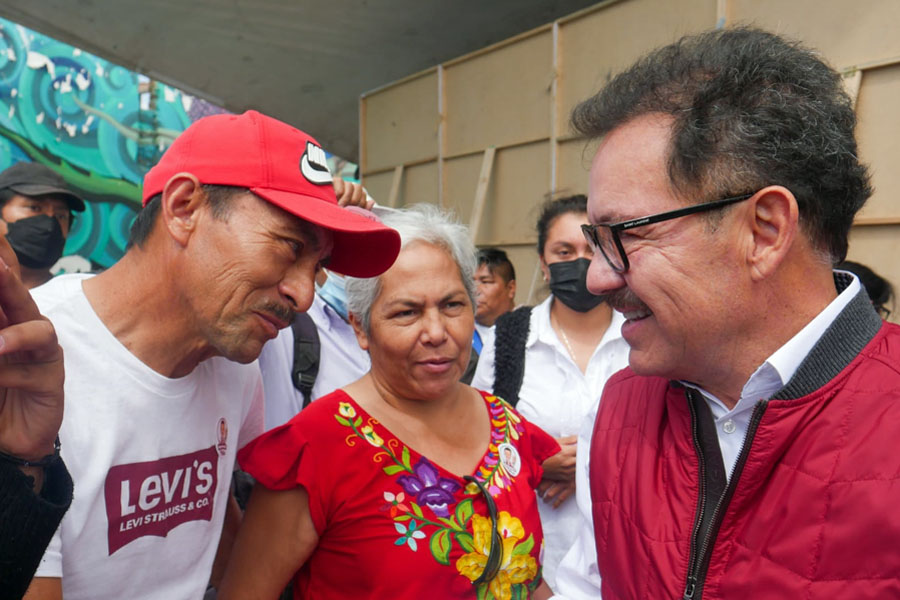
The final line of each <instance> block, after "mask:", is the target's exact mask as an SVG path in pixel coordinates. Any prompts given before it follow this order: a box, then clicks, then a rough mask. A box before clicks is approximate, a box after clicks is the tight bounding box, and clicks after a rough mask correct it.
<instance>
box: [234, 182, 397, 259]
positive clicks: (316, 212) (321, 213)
mask: <svg viewBox="0 0 900 600" xmlns="http://www.w3.org/2000/svg"><path fill="white" fill-rule="evenodd" d="M250 190H251V191H252V192H253V193H255V194H257V195H259V196H260V197H262V198H265V199H266V200H268V201H269V202H271V203H272V204H274V205H275V206H278V207H279V208H282V209H284V210H286V211H287V212H289V213H291V214H292V215H296V216H298V217H300V218H301V219H303V220H305V221H309V222H310V223H313V224H315V225H319V226H320V227H323V228H324V229H327V230H329V231H330V232H331V233H332V236H333V240H334V248H333V249H332V251H331V260H330V261H329V262H328V270H329V271H334V272H336V273H340V274H342V275H350V276H351V277H374V276H376V275H381V274H382V273H384V272H385V271H387V270H388V269H389V268H390V267H391V265H392V264H394V261H395V260H396V259H397V254H399V252H400V234H399V233H397V231H396V230H394V229H391V228H390V227H387V226H385V225H382V224H381V223H379V222H378V221H375V220H372V219H367V218H366V217H363V216H360V215H357V214H354V213H353V212H352V211H349V210H345V209H344V208H342V207H340V206H338V205H337V204H336V203H332V202H329V201H327V200H323V199H322V198H316V197H314V196H305V195H302V194H295V193H292V192H285V191H283V190H271V189H265V188H250Z"/></svg>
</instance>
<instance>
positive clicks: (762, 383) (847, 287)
mask: <svg viewBox="0 0 900 600" xmlns="http://www.w3.org/2000/svg"><path fill="white" fill-rule="evenodd" d="M834 274H835V285H836V287H837V289H838V290H839V291H840V293H839V294H838V296H837V298H835V299H834V300H832V301H831V302H830V303H829V304H828V306H826V307H825V308H824V309H823V310H822V312H820V313H819V314H818V315H816V316H815V318H813V320H812V321H810V322H809V323H807V324H806V325H805V326H804V327H803V329H801V330H800V331H798V332H797V334H796V335H795V336H794V337H792V338H791V339H789V340H788V341H787V342H786V343H785V344H784V345H783V346H781V347H780V348H779V349H778V350H776V351H775V352H773V353H772V355H771V356H769V358H767V359H766V360H765V362H763V364H761V365H760V366H759V367H758V368H757V369H756V371H754V372H753V375H751V376H750V379H748V380H747V383H745V384H744V387H743V389H742V390H741V397H740V399H739V400H738V403H737V404H736V405H735V406H734V409H732V411H731V412H742V411H744V410H746V409H748V408H751V407H752V406H754V405H755V404H756V403H757V402H758V401H759V400H762V399H768V398H771V397H772V396H773V395H774V394H775V393H776V392H778V390H780V389H781V388H783V387H784V386H785V385H787V382H788V381H790V380H791V377H793V376H794V373H796V372H797V369H798V368H799V367H800V364H801V363H802V362H803V361H804V360H805V359H806V357H807V356H808V355H809V353H810V351H812V349H813V346H815V345H816V342H818V341H819V338H821V337H822V335H823V334H824V333H825V330H827V329H828V327H829V326H830V325H831V324H832V323H833V322H834V320H835V319H837V317H838V315H840V314H841V311H842V310H844V309H845V308H846V307H847V305H848V304H849V303H850V301H851V300H852V299H853V298H854V296H856V294H857V293H858V292H859V291H860V283H859V279H857V278H856V276H855V275H853V274H852V273H848V272H846V271H835V272H834ZM681 383H682V384H684V385H686V386H688V387H691V388H693V389H695V390H697V391H698V392H700V393H701V394H703V396H704V397H705V398H706V399H708V400H710V401H712V402H715V403H716V404H718V405H719V406H722V407H724V406H725V404H724V403H723V402H722V401H721V400H719V399H718V398H716V397H715V396H714V395H712V394H710V393H709V392H707V391H706V390H704V389H703V388H701V387H699V386H697V385H695V384H693V383H690V382H688V381H682V382H681Z"/></svg>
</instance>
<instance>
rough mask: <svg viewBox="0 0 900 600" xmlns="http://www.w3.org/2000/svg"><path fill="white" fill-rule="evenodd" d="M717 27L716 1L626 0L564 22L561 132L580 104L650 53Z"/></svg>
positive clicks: (559, 117) (560, 39) (561, 74)
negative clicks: (638, 59) (574, 109)
mask: <svg viewBox="0 0 900 600" xmlns="http://www.w3.org/2000/svg"><path fill="white" fill-rule="evenodd" d="M715 24H716V0H627V1H625V2H617V3H615V4H611V5H610V6H608V7H606V8H602V9H600V10H597V11H596V12H593V13H589V14H587V15H585V16H584V17H581V18H578V19H574V20H572V21H566V22H563V23H562V24H561V25H560V31H559V52H560V54H559V61H560V80H559V104H558V106H559V113H558V115H557V118H558V119H559V122H560V128H559V131H560V132H566V131H568V130H569V129H568V123H567V120H568V115H569V113H570V112H571V111H572V108H573V107H574V106H575V105H576V104H577V103H579V102H581V101H582V100H584V99H586V98H588V97H590V96H591V95H593V94H595V93H596V92H597V91H598V90H599V89H600V88H601V87H602V86H603V84H604V83H606V82H607V81H609V79H610V78H611V77H612V76H613V75H615V74H616V73H618V72H619V71H621V70H623V69H624V68H626V67H628V66H629V65H630V64H631V63H632V62H634V60H635V59H636V58H638V57H639V56H641V55H643V54H645V53H646V52H647V51H649V50H652V49H653V48H656V47H657V46H661V45H664V44H667V43H669V42H671V41H673V40H676V39H678V38H679V37H681V36H682V35H684V34H686V33H692V32H697V31H701V30H704V29H709V28H710V27H713V26H714V25H715Z"/></svg>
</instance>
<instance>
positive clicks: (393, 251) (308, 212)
mask: <svg viewBox="0 0 900 600" xmlns="http://www.w3.org/2000/svg"><path fill="white" fill-rule="evenodd" d="M185 172H186V173H192V174H193V175H195V176H196V177H197V179H198V180H200V182H201V183H204V184H210V185H230V186H235V187H245V188H248V189H249V190H250V191H251V192H253V193H254V194H256V195H257V196H259V197H260V198H263V199H265V200H268V201H269V202H271V203H272V204H274V205H276V206H278V207H280V208H282V209H284V210H286V211H287V212H289V213H291V214H293V215H296V216H298V217H300V218H301V219H303V220H305V221H309V222H310V223H314V224H316V225H319V226H321V227H323V228H325V229H327V230H329V231H331V233H332V235H333V238H334V248H333V250H332V252H331V261H330V262H329V263H328V269H329V270H332V271H336V272H337V273H342V274H344V275H351V276H353V277H374V276H375V275H379V274H381V273H383V272H384V271H386V270H387V269H388V268H389V267H390V266H391V265H392V264H394V260H396V258H397V254H398V253H399V252H400V234H398V233H397V232H396V231H395V230H393V229H391V228H390V227H386V226H385V225H382V224H381V223H380V222H378V221H373V220H371V219H367V218H365V217H363V216H360V215H358V214H354V213H353V212H352V211H349V210H346V209H344V208H343V207H341V206H339V205H338V203H337V197H336V196H335V195H334V187H333V185H332V178H331V172H330V171H329V169H328V164H327V163H326V161H325V151H324V150H322V147H321V146H319V143H318V142H316V140H314V139H313V138H312V137H310V136H309V135H307V134H305V133H303V132H302V131H300V130H299V129H295V128H293V127H291V126H290V125H288V124H287V123H282V122H281V121H278V120H277V119H273V118H272V117H267V116H266V115H263V114H260V113H258V112H256V111H254V110H249V111H247V112H245V113H244V114H242V115H213V116H210V117H205V118H203V119H200V120H198V121H196V122H195V123H194V124H192V125H191V126H190V127H188V128H187V129H186V130H185V131H184V132H183V133H182V134H181V135H179V136H178V138H176V139H175V141H174V142H173V143H172V145H171V146H170V147H169V149H168V150H166V153H165V154H164V155H163V157H162V159H160V161H159V163H157V164H156V166H154V167H153V168H152V169H150V171H149V172H148V173H147V175H145V176H144V194H143V197H144V205H146V204H147V202H148V201H149V200H150V199H151V198H152V197H153V196H155V195H157V194H159V193H160V192H162V191H163V188H164V187H165V185H166V183H167V182H168V181H169V180H170V179H171V178H172V177H173V176H175V175H177V174H178V173H185Z"/></svg>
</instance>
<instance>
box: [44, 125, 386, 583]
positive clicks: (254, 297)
mask: <svg viewBox="0 0 900 600" xmlns="http://www.w3.org/2000/svg"><path fill="white" fill-rule="evenodd" d="M399 247H400V239H399V236H398V234H397V232H396V231H394V230H392V229H389V228H387V227H385V226H383V225H381V224H380V223H377V222H375V221H372V220H369V219H366V218H364V217H361V216H359V215H355V214H352V213H351V212H350V211H346V210H344V209H343V208H341V207H340V206H338V203H337V200H336V198H335V193H334V189H333V187H332V179H331V174H330V173H329V170H328V167H327V165H326V163H325V153H324V151H323V150H322V148H321V147H319V145H318V144H317V143H316V141H315V140H313V139H312V138H310V137H309V136H308V135H306V134H305V133H303V132H301V131H298V130H296V129H294V128H293V127H290V126H288V125H286V124H284V123H281V122H279V121H276V120H275V119H272V118H269V117H266V116H264V115H261V114H259V113H256V112H253V111H250V112H247V113H245V114H243V115H239V116H238V115H217V116H212V117H207V118H205V119H201V120H200V121H197V122H196V123H194V124H193V125H192V126H191V127H189V128H188V129H187V130H186V131H185V132H184V133H183V134H182V135H181V136H180V137H179V138H178V139H177V140H176V141H175V142H174V143H173V145H172V146H171V147H170V148H169V150H168V151H167V152H166V154H165V155H164V156H163V158H162V160H161V161H160V163H159V164H158V165H156V166H155V167H154V168H153V169H152V170H151V171H150V172H149V173H147V176H146V177H145V179H144V209H143V210H142V211H141V212H140V213H139V214H138V217H137V218H136V220H135V222H134V225H133V226H132V236H131V242H130V245H129V248H128V250H127V251H126V254H125V256H124V257H123V258H122V259H121V260H120V261H119V262H118V263H117V264H116V265H114V266H112V267H111V268H110V269H109V270H107V271H106V272H104V273H101V274H100V275H97V276H95V277H85V276H81V275H68V276H63V277H58V278H56V279H54V280H53V281H52V282H51V283H49V284H47V285H45V286H43V287H42V288H41V289H40V290H38V292H37V294H36V297H37V300H38V303H39V306H40V307H41V308H42V311H43V312H44V314H46V315H47V316H49V317H50V319H51V320H53V322H54V324H55V326H56V328H57V332H58V335H59V340H60V344H61V345H62V347H63V349H64V350H65V361H66V365H65V366H66V384H65V386H66V387H65V392H66V398H67V399H68V403H67V406H66V414H65V418H64V421H63V425H62V429H61V430H60V438H61V441H62V447H63V458H64V459H65V461H66V464H67V465H69V468H70V471H71V473H72V477H73V480H74V481H75V486H76V489H77V490H78V491H77V493H76V498H75V500H74V501H73V503H72V507H71V508H70V510H69V513H68V515H67V516H66V518H65V519H64V520H63V523H62V525H61V526H60V529H59V531H58V532H57V535H56V537H55V538H54V542H53V543H51V546H50V548H49V549H48V551H47V553H46V555H45V557H44V561H43V562H42V565H41V567H40V568H39V570H38V578H36V579H35V582H34V583H33V585H32V590H31V591H32V593H33V594H34V595H35V596H34V597H36V598H60V597H62V596H64V597H65V598H66V600H70V599H76V600H77V599H88V598H90V599H92V600H98V599H103V598H166V599H170V598H200V597H202V596H203V594H204V591H205V590H206V588H207V584H208V582H209V581H210V574H211V572H212V573H213V575H212V581H213V582H215V581H216V578H217V577H218V576H220V573H219V572H218V569H214V562H215V565H217V566H218V565H223V564H224V562H222V561H223V560H224V559H225V558H227V551H228V549H229V548H230V540H228V539H227V538H228V536H227V535H222V543H221V544H219V540H220V534H221V533H222V531H223V522H225V523H229V524H232V523H233V519H235V518H239V516H238V515H239V513H237V512H236V506H235V505H234V501H233V500H232V499H230V496H229V483H230V481H231V472H232V470H233V468H234V457H235V453H236V452H237V450H238V449H239V448H240V447H241V446H243V445H244V444H245V443H247V442H248V441H250V440H251V439H252V438H253V437H255V436H256V435H257V434H259V433H261V432H262V430H263V413H262V386H261V380H260V374H259V368H258V366H257V364H256V363H255V362H254V361H255V359H256V358H257V356H258V355H259V353H260V350H261V349H262V347H263V345H264V344H265V343H266V342H267V341H268V340H271V339H272V338H274V337H275V336H276V335H277V334H278V331H279V330H280V329H282V328H284V327H286V326H287V325H288V324H289V323H290V321H291V319H292V316H293V313H294V312H295V311H304V310H306V309H307V308H308V307H309V305H310V303H311V302H312V297H313V293H314V291H315V285H314V277H315V274H316V272H317V271H318V270H319V269H320V268H321V267H322V266H324V265H328V268H329V270H331V271H335V272H338V273H342V274H347V275H353V276H357V277H369V276H373V275H376V274H378V273H381V272H382V271H384V270H386V269H387V268H388V267H389V266H390V265H391V264H392V263H393V261H394V259H395V258H396V255H397V252H398V251H399ZM226 513H228V515H227V516H226ZM225 530H226V531H228V530H229V527H228V526H226V528H225ZM217 547H219V557H218V558H219V560H218V561H216V558H217ZM63 575H64V576H63Z"/></svg>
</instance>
